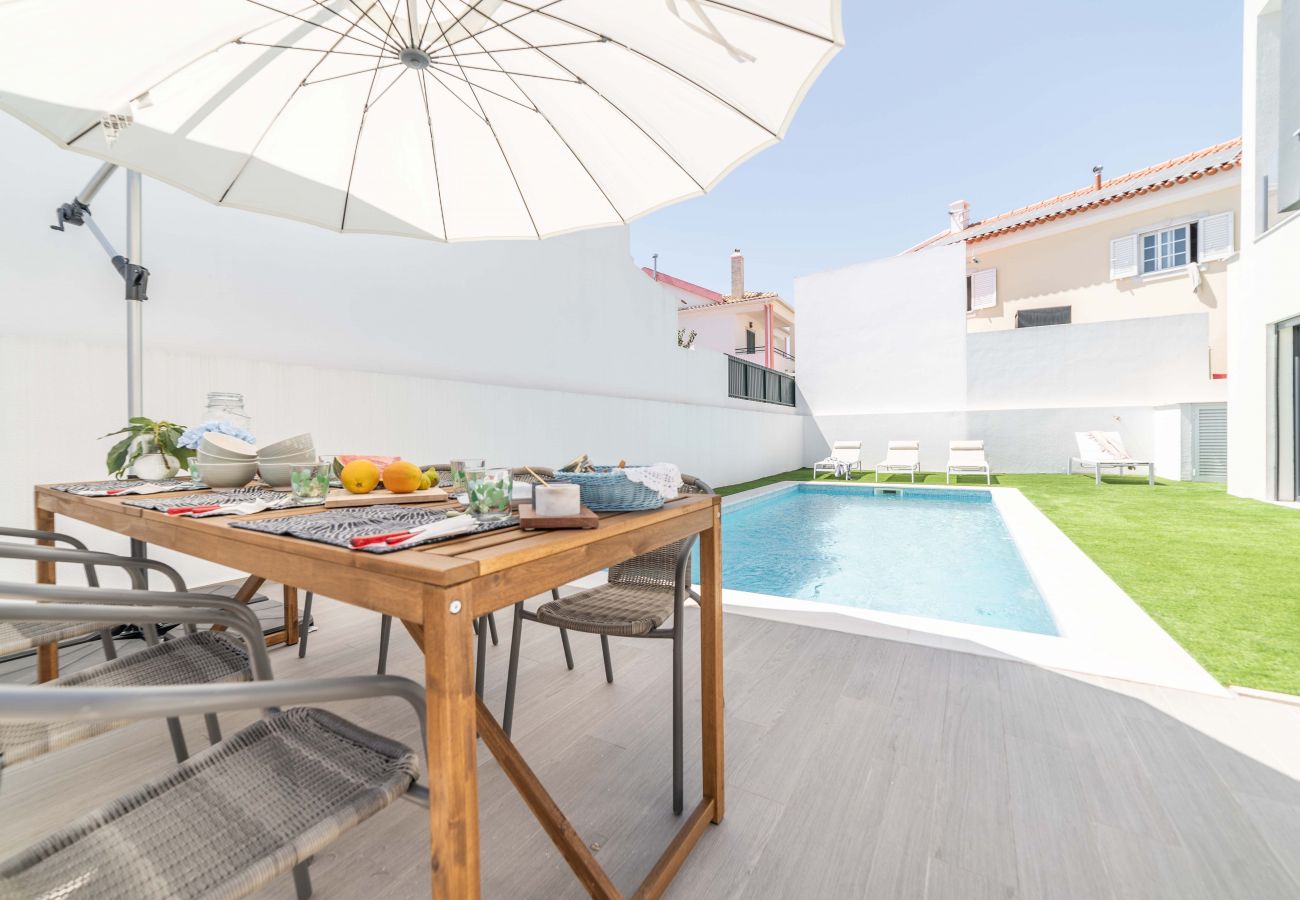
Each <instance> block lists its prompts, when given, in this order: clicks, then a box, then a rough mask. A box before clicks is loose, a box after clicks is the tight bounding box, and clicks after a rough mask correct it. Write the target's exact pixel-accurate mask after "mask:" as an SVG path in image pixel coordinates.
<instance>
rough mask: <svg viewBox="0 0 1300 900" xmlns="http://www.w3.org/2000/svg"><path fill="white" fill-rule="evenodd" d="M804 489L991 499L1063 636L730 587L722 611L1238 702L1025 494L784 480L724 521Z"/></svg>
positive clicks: (731, 502) (741, 497) (743, 495)
mask: <svg viewBox="0 0 1300 900" xmlns="http://www.w3.org/2000/svg"><path fill="white" fill-rule="evenodd" d="M804 484H819V485H820V484H824V485H827V486H828V487H839V488H847V489H850V490H871V491H874V490H876V489H877V488H889V489H900V488H901V489H906V490H915V491H933V490H947V491H983V492H986V493H988V494H990V497H991V500H992V502H993V504H994V507H995V508H996V509H997V510H998V513H999V515H1001V517H1002V520H1003V523H1004V525H1005V526H1006V529H1007V532H1008V534H1010V536H1011V539H1012V542H1013V543H1014V544H1015V546H1016V550H1017V552H1018V553H1019V554H1020V558H1021V560H1022V561H1023V562H1024V565H1025V568H1026V570H1027V571H1028V572H1029V575H1030V578H1032V579H1033V581H1034V584H1035V585H1036V586H1037V587H1038V590H1039V593H1040V594H1041V596H1042V598H1043V601H1044V603H1045V604H1046V605H1047V608H1048V612H1049V613H1050V614H1051V615H1052V618H1053V619H1054V620H1055V622H1056V625H1057V630H1058V631H1059V632H1060V634H1059V635H1043V634H1033V633H1029V632H1020V631H1014V630H1011V629H1004V628H994V627H992V626H985V625H972V624H966V623H961V622H950V621H948V620H944V619H930V618H925V617H922V616H910V615H905V614H901V613H890V612H883V611H879V610H868V609H857V608H854V607H846V606H837V605H835V604H830V603H822V602H819V601H815V600H800V599H797V598H791V597H780V596H776V595H771V594H756V593H752V592H747V591H739V590H734V589H730V588H724V589H723V592H722V595H723V605H724V607H726V608H727V609H728V610H729V611H732V612H737V613H741V614H748V615H752V616H755V617H758V618H768V619H775V620H779V621H786V622H790V623H792V624H798V625H808V626H811V627H815V628H826V629H830V630H835V631H847V632H850V633H857V634H865V635H869V636H872V637H883V638H886V639H889V640H901V641H905V642H908V643H915V644H922V645H925V646H931V647H937V648H940V649H950V650H958V651H961V652H968V653H977V654H980V655H984V656H993V657H998V658H1007V659H1017V660H1020V661H1023V662H1028V663H1031V664H1034V665H1038V666H1042V667H1044V668H1049V669H1052V670H1054V671H1059V672H1067V673H1068V672H1075V673H1079V674H1083V675H1097V676H1102V677H1107V678H1116V679H1120V680H1123V681H1132V682H1137V683H1140V684H1153V685H1159V686H1163V687H1173V688H1178V689H1182V690H1190V691H1196V692H1197V693H1204V694H1213V695H1217V696H1227V695H1229V693H1230V692H1229V691H1228V689H1227V688H1225V687H1224V686H1223V685H1222V684H1220V683H1219V682H1218V681H1217V680H1216V679H1215V678H1214V677H1213V676H1211V675H1210V674H1209V673H1208V672H1207V671H1206V670H1205V669H1204V668H1203V667H1202V666H1201V665H1200V664H1199V663H1198V662H1197V661H1196V660H1195V659H1194V658H1193V657H1192V656H1191V655H1190V654H1189V653H1188V652H1187V651H1186V650H1185V649H1183V647H1182V645H1180V644H1179V643H1178V642H1177V641H1175V640H1174V639H1173V638H1172V637H1171V636H1170V635H1169V634H1168V632H1166V631H1165V630H1164V629H1163V628H1161V627H1160V625H1159V624H1158V623H1157V622H1156V621H1155V620H1154V619H1152V618H1151V616H1150V615H1149V614H1148V613H1147V611H1146V610H1144V609H1143V608H1142V607H1141V606H1140V605H1139V604H1138V603H1137V602H1136V601H1135V600H1133V598H1132V597H1130V596H1129V595H1128V594H1127V593H1126V592H1125V591H1124V590H1123V589H1122V588H1121V587H1120V586H1119V585H1118V584H1116V583H1115V581H1114V580H1113V579H1111V577H1110V576H1109V575H1107V574H1106V572H1105V571H1104V570H1102V568H1101V567H1100V566H1098V565H1097V564H1096V563H1095V562H1094V561H1093V560H1092V559H1091V558H1090V557H1089V556H1088V555H1087V554H1086V553H1084V552H1083V550H1082V549H1080V548H1079V547H1078V545H1076V544H1075V543H1074V542H1073V541H1071V540H1070V538H1069V536H1068V535H1066V534H1065V532H1063V531H1061V530H1060V528H1058V527H1057V525H1056V523H1054V522H1053V521H1052V520H1051V519H1049V518H1048V517H1047V515H1046V514H1045V513H1043V511H1042V510H1040V509H1039V508H1038V507H1037V506H1035V505H1034V503H1033V502H1032V501H1031V500H1030V499H1029V498H1028V497H1026V496H1025V495H1024V494H1023V493H1022V492H1021V491H1020V489H1019V488H1015V487H1008V486H1002V485H953V484H943V485H923V484H911V483H905V482H903V483H900V482H892V483H884V482H880V483H878V482H860V481H859V482H852V481H842V482H841V481H831V480H826V481H818V482H808V481H778V482H773V483H772V484H767V485H763V486H762V487H759V488H753V489H751V490H748V491H741V492H739V493H736V494H731V495H729V496H727V497H724V498H723V501H722V511H723V513H724V514H725V513H726V512H727V511H728V509H729V508H731V509H734V508H735V507H736V506H738V505H744V504H747V503H748V502H750V501H753V500H757V499H759V498H762V497H764V496H767V495H770V494H774V493H778V492H782V491H786V490H790V489H794V488H798V486H800V485H804Z"/></svg>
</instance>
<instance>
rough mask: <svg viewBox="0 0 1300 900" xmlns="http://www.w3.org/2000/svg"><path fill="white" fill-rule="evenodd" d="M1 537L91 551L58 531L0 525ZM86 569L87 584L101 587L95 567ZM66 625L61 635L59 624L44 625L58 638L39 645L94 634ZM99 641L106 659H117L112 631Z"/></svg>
mask: <svg viewBox="0 0 1300 900" xmlns="http://www.w3.org/2000/svg"><path fill="white" fill-rule="evenodd" d="M0 537H4V538H25V539H28V540H33V541H50V542H51V543H52V544H67V545H68V546H70V547H71V548H72V549H74V550H87V549H89V548H87V547H86V545H85V544H84V543H82V542H81V541H80V540H78V539H77V538H75V537H73V536H72V535H70V534H62V533H60V532H57V531H37V530H35V529H32V528H9V527H8V526H3V525H0ZM85 569H86V584H88V585H90V586H91V587H99V573H98V572H96V571H95V567H94V566H92V565H87V566H86V567H85ZM32 624H33V625H35V624H36V623H32ZM65 624H66V625H68V626H69V628H68V629H65V630H64V631H63V632H62V633H59V631H58V629H57V628H56V627H54V626H56V625H57V623H54V622H46V623H43V625H44V626H45V627H46V628H47V629H49V632H50V634H51V635H56V634H57V636H51V637H48V638H46V639H43V640H40V641H39V642H38V643H39V644H47V643H57V644H61V643H63V642H64V641H68V640H72V639H73V638H81V637H85V636H86V635H88V634H91V633H92V632H90V631H87V630H83V629H81V628H78V627H77V623H74V622H68V623H65ZM99 639H100V642H101V644H102V646H103V648H104V659H114V658H116V656H117V647H116V645H114V643H113V632H112V630H111V629H107V628H106V629H102V630H101V631H100V632H99ZM3 643H4V638H3V636H2V635H0V644H3ZM3 655H4V654H3V652H0V656H3Z"/></svg>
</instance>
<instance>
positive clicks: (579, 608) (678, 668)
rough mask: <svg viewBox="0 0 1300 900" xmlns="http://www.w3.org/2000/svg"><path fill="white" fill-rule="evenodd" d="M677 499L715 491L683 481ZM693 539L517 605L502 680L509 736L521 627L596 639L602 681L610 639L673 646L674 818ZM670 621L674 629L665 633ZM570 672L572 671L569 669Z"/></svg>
mask: <svg viewBox="0 0 1300 900" xmlns="http://www.w3.org/2000/svg"><path fill="white" fill-rule="evenodd" d="M682 482H683V484H682V487H681V493H683V494H712V493H713V489H712V488H710V487H709V486H708V485H707V484H705V483H704V482H703V481H701V480H700V479H698V478H695V477H693V476H690V475H683V476H682ZM694 545H695V536H694V535H692V536H691V537H689V538H685V539H683V540H680V541H676V542H674V543H672V544H668V545H667V546H664V547H660V548H658V549H657V550H652V551H650V552H649V553H643V554H641V555H640V556H636V557H633V558H632V559H629V560H628V561H627V562H623V563H619V564H618V565H615V566H610V568H609V580H608V582H607V583H606V584H603V585H600V586H599V587H594V588H590V589H588V590H584V591H579V592H578V593H576V594H572V595H570V596H568V597H563V598H561V597H560V596H559V593H558V591H552V597H554V599H553V600H551V601H550V602H547V603H543V604H542V605H541V606H539V607H537V611H536V612H529V611H528V610H526V609H525V608H524V604H523V603H522V602H521V603H516V604H515V617H514V622H513V623H512V630H511V636H510V668H509V672H508V674H507V676H506V701H505V711H504V714H503V715H502V717H501V727H502V728H503V729H504V730H505V732H506V734H507V735H509V734H510V727H511V724H512V722H513V719H514V710H515V695H516V688H517V682H518V678H519V645H520V637H521V635H522V631H523V624H524V621H525V620H527V621H530V622H541V623H542V624H544V625H552V626H554V627H556V628H560V629H569V630H571V631H585V632H587V633H589V634H598V635H600V649H601V653H602V655H603V656H604V662H605V680H606V681H607V682H609V683H611V684H612V683H613V681H614V664H613V661H612V660H611V658H610V652H609V638H610V636H611V635H612V636H615V637H636V638H668V639H671V640H672V642H673V812H674V813H678V814H680V813H681V811H682V642H683V638H684V634H683V627H684V625H683V621H682V619H683V616H682V608H683V606H684V605H685V602H686V598H687V597H688V596H690V597H694V598H695V599H697V600H698V599H699V597H698V595H696V594H695V593H694V592H693V591H692V590H691V549H692V548H693V547H694ZM669 619H671V620H672V624H671V625H669V626H668V627H667V628H665V627H663V625H664V623H665V622H667V621H668V620H669ZM569 668H573V666H572V665H570V666H569Z"/></svg>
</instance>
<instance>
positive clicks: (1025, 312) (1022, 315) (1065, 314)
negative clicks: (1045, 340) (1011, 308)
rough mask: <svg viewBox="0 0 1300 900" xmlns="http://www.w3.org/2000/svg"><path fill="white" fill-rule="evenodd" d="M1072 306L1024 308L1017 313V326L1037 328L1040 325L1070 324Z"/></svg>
mask: <svg viewBox="0 0 1300 900" xmlns="http://www.w3.org/2000/svg"><path fill="white" fill-rule="evenodd" d="M1069 324H1070V307H1068V306H1047V307H1043V308H1042V309H1022V310H1020V311H1019V312H1017V313H1016V327H1017V328H1037V327H1038V326H1039V325H1069Z"/></svg>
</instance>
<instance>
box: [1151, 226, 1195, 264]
mask: <svg viewBox="0 0 1300 900" xmlns="http://www.w3.org/2000/svg"><path fill="white" fill-rule="evenodd" d="M1141 242H1142V274H1143V275H1150V274H1151V273H1152V272H1163V271H1165V270H1166V269H1181V268H1182V267H1183V266H1185V265H1187V264H1188V263H1189V262H1196V223H1195V222H1189V223H1187V224H1186V225H1176V226H1174V227H1173V228H1163V229H1161V230H1160V231H1152V232H1150V233H1148V234H1144V235H1142V236H1141Z"/></svg>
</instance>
